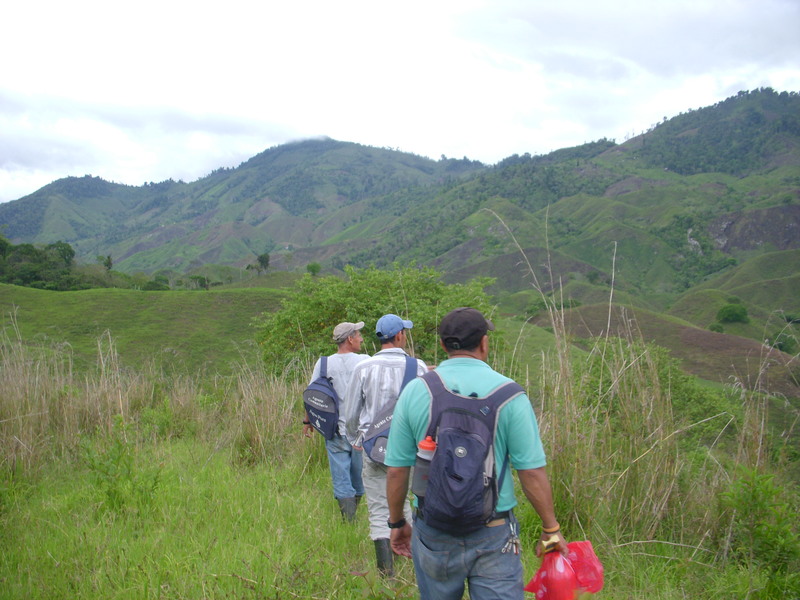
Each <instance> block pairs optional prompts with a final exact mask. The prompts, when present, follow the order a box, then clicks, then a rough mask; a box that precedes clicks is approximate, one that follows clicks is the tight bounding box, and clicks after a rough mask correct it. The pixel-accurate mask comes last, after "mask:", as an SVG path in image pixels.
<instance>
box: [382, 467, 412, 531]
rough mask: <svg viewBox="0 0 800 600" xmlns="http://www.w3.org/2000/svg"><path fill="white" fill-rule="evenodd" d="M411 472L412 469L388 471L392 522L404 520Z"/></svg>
mask: <svg viewBox="0 0 800 600" xmlns="http://www.w3.org/2000/svg"><path fill="white" fill-rule="evenodd" d="M410 472H411V467H389V468H388V469H387V471H386V498H387V499H388V501H389V520H390V521H392V522H397V521H399V520H400V519H402V518H403V506H404V505H405V501H406V496H407V495H408V479H409V473H410Z"/></svg>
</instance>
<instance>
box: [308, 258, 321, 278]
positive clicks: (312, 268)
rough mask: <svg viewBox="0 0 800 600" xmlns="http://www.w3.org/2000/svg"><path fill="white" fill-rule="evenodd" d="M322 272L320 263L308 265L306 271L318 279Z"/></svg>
mask: <svg viewBox="0 0 800 600" xmlns="http://www.w3.org/2000/svg"><path fill="white" fill-rule="evenodd" d="M321 270H322V265H320V264H319V263H318V262H313V263H308V264H307V265H306V271H308V272H309V273H311V276H312V277H316V276H317V275H319V272H320V271H321Z"/></svg>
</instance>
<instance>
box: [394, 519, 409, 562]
mask: <svg viewBox="0 0 800 600" xmlns="http://www.w3.org/2000/svg"><path fill="white" fill-rule="evenodd" d="M389 535H390V538H389V541H390V544H391V546H392V551H393V552H394V553H395V554H399V555H400V556H405V557H407V558H411V524H410V523H406V524H405V525H403V526H402V527H399V528H398V529H392V531H391V532H390V534H389Z"/></svg>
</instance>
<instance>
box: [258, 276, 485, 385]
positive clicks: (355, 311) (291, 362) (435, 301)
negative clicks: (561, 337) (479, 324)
mask: <svg viewBox="0 0 800 600" xmlns="http://www.w3.org/2000/svg"><path fill="white" fill-rule="evenodd" d="M492 281H493V280H491V279H488V278H481V279H473V280H471V281H470V282H469V283H465V284H446V283H444V282H443V281H442V280H441V274H440V273H439V272H438V271H435V270H434V269H430V268H422V269H417V268H414V267H400V266H398V265H394V267H393V268H392V269H391V270H386V271H382V270H378V269H375V268H369V269H362V270H359V269H356V268H354V267H351V266H347V267H345V276H344V277H336V276H333V275H331V276H327V277H312V276H311V274H310V273H307V274H306V275H304V276H303V278H302V279H301V280H300V281H299V282H298V283H297V286H296V288H295V289H294V291H293V292H292V293H291V295H290V296H289V298H287V299H286V300H285V301H284V303H283V308H281V309H280V310H278V311H277V312H275V313H272V314H268V315H265V316H264V318H263V320H262V321H261V323H260V324H259V326H258V334H257V340H258V343H259V344H260V346H261V350H262V356H263V358H264V361H265V363H266V365H267V369H269V370H270V371H271V372H273V373H275V374H282V373H292V374H295V375H306V373H305V371H306V369H307V367H308V366H309V365H311V364H313V361H314V359H316V357H317V356H319V355H321V354H330V353H331V352H332V350H333V342H332V341H331V331H332V329H333V327H334V326H335V325H336V324H337V323H340V322H342V321H351V322H354V323H355V322H358V321H364V322H365V323H366V326H365V328H364V338H365V344H364V350H365V352H368V353H370V354H372V353H373V352H375V351H376V349H377V347H378V346H377V338H375V336H374V330H375V329H374V328H375V323H377V321H378V319H379V318H380V317H381V316H382V315H384V314H386V313H395V314H397V315H400V316H401V317H403V318H406V319H410V320H411V321H413V322H414V327H413V329H412V330H411V336H410V338H411V343H410V344H409V348H408V350H409V352H413V353H414V354H415V355H416V356H417V357H418V358H422V359H423V360H425V361H427V362H428V363H429V364H435V363H436V362H438V360H441V358H442V356H441V352H440V349H439V344H438V339H439V338H438V333H437V331H438V326H439V320H440V319H441V318H442V316H444V315H445V314H446V313H447V312H448V311H450V310H452V309H454V308H458V307H459V306H472V307H475V308H477V309H479V310H481V311H483V312H484V313H485V314H486V315H489V314H490V313H491V310H492V305H491V304H490V302H489V297H488V295H487V294H486V293H485V292H484V288H485V287H487V286H488V285H490V284H491V283H492ZM495 338H496V340H495V342H494V343H499V338H498V336H495Z"/></svg>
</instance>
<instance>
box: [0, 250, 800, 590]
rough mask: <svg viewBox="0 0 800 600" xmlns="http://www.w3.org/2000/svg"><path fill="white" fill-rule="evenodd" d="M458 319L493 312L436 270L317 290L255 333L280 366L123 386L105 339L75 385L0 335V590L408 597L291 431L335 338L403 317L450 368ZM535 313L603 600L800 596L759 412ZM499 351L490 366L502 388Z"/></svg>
mask: <svg viewBox="0 0 800 600" xmlns="http://www.w3.org/2000/svg"><path fill="white" fill-rule="evenodd" d="M483 283H486V282H483ZM463 304H470V305H475V306H477V307H478V308H480V309H482V310H484V311H487V313H489V312H490V306H489V304H488V301H487V298H486V296H485V295H484V293H483V291H482V285H481V283H478V282H473V283H471V284H469V285H466V286H448V285H445V284H443V283H442V282H441V280H440V278H439V274H438V273H436V272H435V271H433V270H427V269H422V270H418V269H414V268H410V267H400V266H395V268H394V269H392V270H391V271H386V272H382V271H378V270H375V269H366V270H356V269H349V268H348V270H347V276H346V277H345V278H342V279H335V278H330V277H321V278H320V277H317V278H315V277H312V276H311V275H310V274H308V275H306V276H305V277H304V278H303V279H302V280H301V282H300V284H299V286H298V287H297V290H296V292H295V294H294V295H293V296H292V297H291V298H290V299H289V300H287V302H286V304H285V305H284V306H283V309H281V310H278V311H277V312H276V313H274V314H273V315H269V316H267V317H265V318H264V319H263V320H262V321H261V322H260V327H259V333H258V337H259V340H260V341H261V343H262V346H261V349H262V353H263V357H264V358H265V359H266V361H267V362H266V363H265V364H263V365H262V364H257V363H250V364H248V362H247V361H243V362H242V364H240V365H239V367H238V369H236V372H235V373H234V374H233V375H232V376H230V377H220V376H216V377H213V378H212V377H206V378H202V377H193V376H186V377H181V376H172V377H168V376H165V374H164V373H163V371H160V370H157V369H155V370H153V369H148V368H144V369H141V370H139V371H137V370H132V369H129V368H123V367H122V366H121V364H120V362H119V358H118V356H117V354H116V350H115V345H114V342H113V340H112V339H111V338H110V336H108V335H105V336H103V337H102V338H101V339H100V340H98V360H97V368H96V369H95V370H94V371H90V372H89V373H87V374H80V375H78V374H76V372H75V371H74V369H73V368H72V365H71V359H70V351H69V348H67V347H64V346H47V345H40V344H34V343H30V342H26V341H23V340H21V339H19V338H17V337H14V336H13V335H12V336H8V335H6V336H5V337H3V338H1V339H0V386H2V389H3V394H2V395H0V537H2V539H3V541H4V551H3V553H2V554H0V580H2V582H3V589H4V591H5V592H7V593H8V595H9V596H10V597H30V598H37V597H41V598H49V597H65V596H69V597H75V598H89V597H91V598H95V597H99V596H102V597H119V598H141V597H148V596H150V595H153V594H154V593H155V594H158V595H166V594H169V595H171V596H174V597H238V598H254V599H255V598H263V597H283V596H286V597H319V598H323V597H325V598H354V597H362V598H374V599H378V598H380V599H389V598H394V599H395V600H397V599H405V598H413V597H416V590H415V588H414V585H413V581H414V579H413V570H412V568H411V565H410V562H408V561H398V562H399V568H398V573H399V578H398V579H397V580H395V581H392V582H387V583H381V582H380V581H379V580H376V579H375V576H374V573H373V571H374V569H373V568H372V565H373V560H374V557H373V551H372V547H371V545H370V544H369V540H368V537H367V535H366V528H367V524H366V519H365V518H363V511H362V515H361V516H360V519H359V521H358V523H357V524H356V526H355V528H350V527H346V526H343V525H341V524H340V523H339V522H338V519H337V509H336V507H335V503H334V502H332V500H331V497H330V495H329V493H328V490H329V487H328V486H329V475H328V472H327V465H326V460H325V455H324V448H323V446H322V444H321V443H319V442H320V440H318V439H315V440H313V442H308V441H306V440H304V439H303V438H302V437H301V436H300V435H299V427H298V425H299V422H300V420H301V417H302V409H301V404H300V401H299V398H300V393H301V390H302V388H303V384H304V380H305V377H306V376H307V374H308V372H309V370H310V367H311V364H312V363H311V360H312V359H313V358H314V357H315V356H316V355H318V354H321V353H329V352H331V351H332V347H333V344H332V342H331V341H330V331H331V327H332V326H333V325H334V324H335V323H336V322H338V321H341V320H349V321H356V320H364V321H366V322H367V323H368V325H367V326H368V327H372V326H374V322H375V320H376V319H377V317H378V316H380V315H381V314H383V313H384V312H396V313H398V314H401V315H403V316H406V317H409V318H411V319H412V320H414V321H415V327H414V329H413V330H412V333H413V341H414V345H413V349H414V350H415V351H416V353H417V354H418V355H420V356H422V357H423V358H425V359H426V360H428V361H429V362H438V360H440V359H441V357H437V356H436V353H435V350H434V348H435V328H436V323H437V321H438V318H439V317H440V316H441V315H442V314H444V313H445V312H446V311H447V310H449V309H450V308H452V307H455V306H459V305H463ZM543 309H545V310H547V311H548V314H549V315H550V316H551V321H552V331H553V334H554V347H553V348H552V349H546V350H544V349H543V350H542V353H543V356H542V360H541V368H540V369H539V370H537V371H528V370H526V369H524V368H523V369H520V373H515V374H514V375H515V376H516V377H517V378H518V379H519V380H520V381H521V382H523V383H524V384H526V386H527V387H528V389H529V390H530V395H531V398H532V399H533V401H534V405H535V409H536V411H537V415H538V417H539V421H540V426H541V430H542V436H543V439H544V440H545V443H546V447H547V450H548V455H549V471H550V474H551V479H552V482H553V490H554V494H555V501H556V507H557V511H558V516H559V520H560V522H561V524H562V527H563V528H564V531H565V533H566V535H567V536H568V537H569V538H570V539H574V540H578V539H589V540H591V541H592V543H593V545H594V547H595V549H596V551H597V553H598V556H599V557H600V558H601V560H602V562H603V564H604V566H605V573H606V590H605V591H604V592H603V596H604V597H606V598H631V597H643V596H644V597H648V598H655V599H656V600H659V599H663V600H667V599H673V598H681V599H682V598H720V597H747V598H751V599H752V600H767V599H770V600H771V599H776V600H777V599H779V598H780V599H782V598H793V597H796V596H798V594H800V576H798V573H800V540H798V530H797V523H796V519H794V518H793V515H796V514H797V512H798V509H799V508H800V495H799V494H798V492H797V488H796V481H795V482H793V480H792V479H791V476H790V471H789V469H790V468H791V467H792V466H793V465H794V466H796V465H797V461H798V456H797V452H796V450H794V451H792V448H791V447H789V446H788V445H787V444H788V442H787V441H785V439H786V440H788V439H790V438H788V437H787V438H785V439H784V438H782V437H781V436H780V435H775V434H773V433H771V432H770V431H769V429H768V428H767V427H766V426H765V424H766V423H767V422H768V419H767V418H766V417H767V411H768V409H769V398H768V396H767V395H766V394H764V393H762V392H761V391H759V390H756V391H755V392H749V391H746V389H745V387H744V386H741V385H734V386H732V387H730V388H728V389H727V390H726V391H725V392H724V393H720V392H718V391H713V390H711V389H709V388H702V387H700V386H698V384H697V383H696V381H695V380H694V379H692V378H690V377H688V376H686V375H685V374H683V373H682V372H681V371H680V369H679V368H678V365H677V363H675V361H673V360H672V359H671V358H670V357H669V356H668V355H667V353H666V352H665V351H663V350H662V349H660V348H657V347H654V346H651V345H649V344H646V343H644V342H643V341H642V340H640V339H638V338H636V336H635V335H634V334H633V333H631V332H629V334H628V335H627V336H626V337H622V338H615V337H606V338H600V339H596V340H591V341H590V346H589V347H588V351H587V352H586V353H576V352H575V351H574V349H573V348H572V347H571V345H570V344H569V340H568V339H567V336H566V335H565V333H564V331H565V330H564V327H563V318H562V317H563V315H562V314H561V312H560V311H559V310H556V309H555V307H554V306H553V304H552V302H547V303H544V306H543ZM365 333H367V337H368V338H369V333H368V332H365ZM499 333H500V332H495V333H494V334H492V336H493V344H492V348H493V352H492V356H491V358H490V361H491V362H492V363H493V364H494V365H495V366H496V367H497V368H499V369H500V370H502V371H504V372H508V371H507V370H506V369H505V368H504V367H503V366H502V365H505V364H509V363H513V362H514V361H513V360H512V359H511V358H510V355H511V354H513V352H512V351H511V349H508V348H505V347H503V345H502V344H499V343H496V342H498V340H499V338H500V335H499ZM587 343H589V342H588V341H587ZM525 366H527V365H525ZM265 367H266V368H265ZM518 514H519V518H520V522H521V525H522V527H521V533H522V539H523V548H524V551H523V564H524V567H525V572H526V574H527V575H528V576H531V575H532V574H533V572H534V571H535V569H536V568H537V566H538V561H537V560H536V559H535V557H534V555H533V553H532V551H531V546H530V545H531V544H532V543H533V540H535V539H536V537H537V536H538V533H539V527H540V523H539V521H538V518H536V516H535V515H534V514H533V511H532V509H531V508H530V507H529V506H528V505H527V504H526V503H522V504H520V507H519V509H518ZM109 532H113V534H110V533H109ZM343 547H346V548H347V549H348V550H347V552H343V551H342V548H343ZM98 550H99V551H98ZM31 564H35V565H37V568H36V569H35V570H31V569H29V568H28V567H29V565H31ZM309 574H313V576H309Z"/></svg>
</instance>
